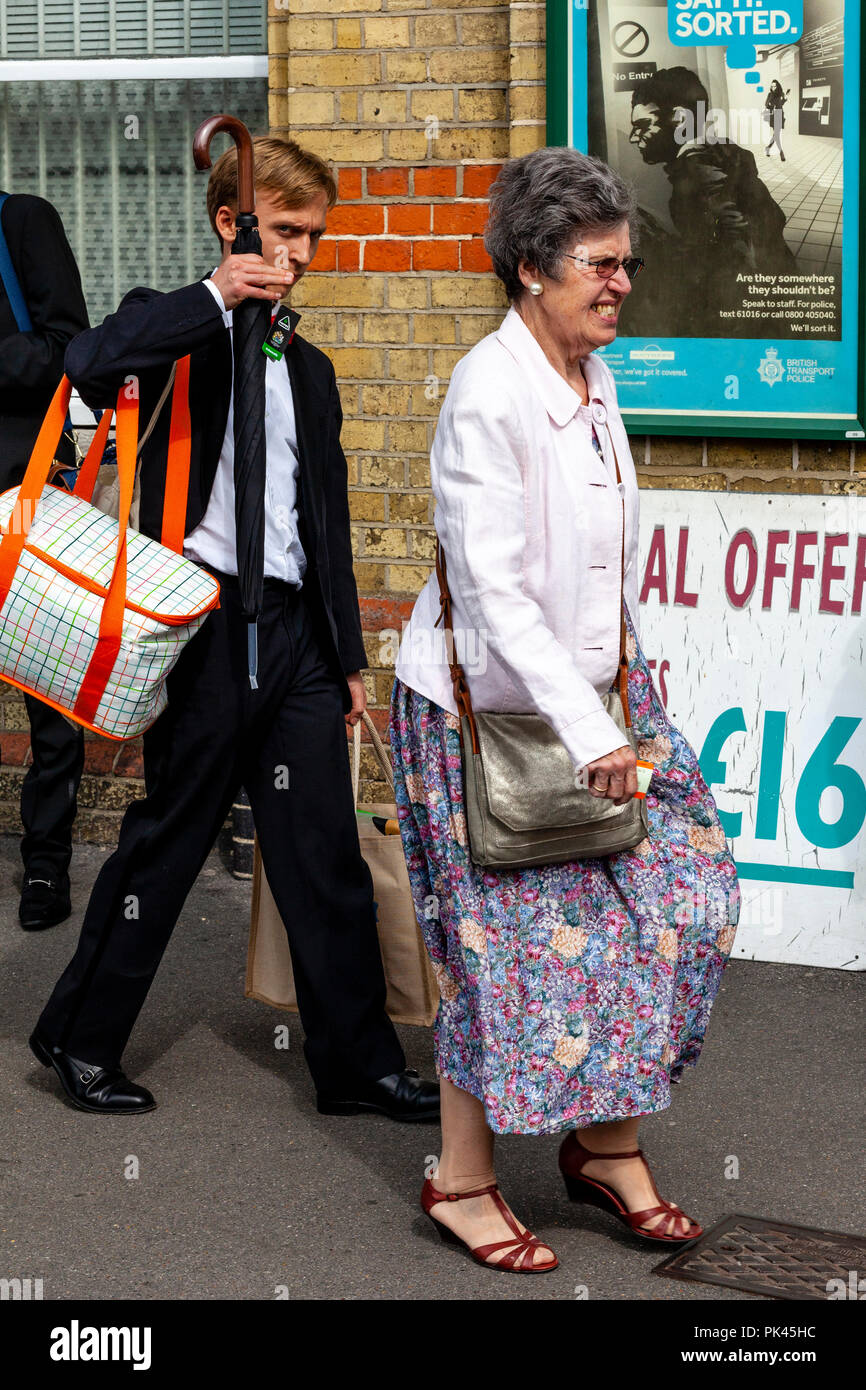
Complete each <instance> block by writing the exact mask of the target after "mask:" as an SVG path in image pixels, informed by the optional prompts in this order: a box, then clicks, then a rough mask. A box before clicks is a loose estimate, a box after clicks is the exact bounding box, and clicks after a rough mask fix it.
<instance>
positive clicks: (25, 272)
mask: <svg viewBox="0 0 866 1390" xmlns="http://www.w3.org/2000/svg"><path fill="white" fill-rule="evenodd" d="M3 196H4V195H2V194H0V197H3ZM0 225H2V230H3V235H4V237H5V239H6V244H7V247H8V249H9V255H10V258H11V261H12V266H13V269H14V271H15V275H16V277H17V280H18V284H19V286H20V290H21V294H22V296H23V299H24V303H25V304H26V306H27V312H28V314H29V316H30V320H31V323H32V328H31V330H30V331H25V332H22V331H21V329H20V328H19V327H18V322H17V320H16V316H15V313H14V310H13V307H12V300H10V296H9V293H8V289H7V286H6V284H5V283H4V281H3V279H2V277H0V491H3V490H5V489H6V488H11V487H15V485H16V484H17V483H20V482H21V480H22V478H23V477H24V473H25V471H26V469H27V464H28V462H29V459H30V454H31V451H32V449H33V445H34V444H35V442H36V436H37V434H38V433H39V427H40V425H41V424H42V420H43V417H44V415H45V412H46V410H47V409H48V406H49V404H50V402H51V397H52V396H53V395H54V392H55V390H56V389H57V385H58V383H59V381H60V378H61V376H62V375H63V357H64V353H65V352H66V347H67V344H68V343H69V342H70V341H71V340H72V339H73V338H74V337H75V336H76V335H77V334H78V333H81V332H82V331H83V330H84V329H85V328H88V327H89V323H88V318H87V309H86V306H85V303H84V295H83V294H82V290H81V277H80V275H79V273H78V266H77V265H76V263H75V256H74V255H73V252H72V247H71V246H70V245H69V242H68V240H67V238H66V233H65V231H64V229H63V223H62V221H61V219H60V216H59V214H58V213H57V211H56V209H55V208H54V207H52V205H51V203H49V202H46V200H45V199H44V198H38V197H35V196H34V195H31V194H29V193H15V194H10V195H8V196H6V197H5V201H4V202H3V204H2V208H0ZM13 295H14V289H13ZM56 457H57V458H59V459H61V460H62V461H63V462H64V463H68V464H69V465H70V466H71V465H72V464H74V462H75V452H74V447H73V443H72V440H71V439H69V438H68V437H67V436H66V435H64V437H63V439H62V441H61V444H60V446H59V447H58V450H57V454H56ZM24 703H25V705H26V707H27V715H28V718H29V720H30V748H31V752H32V755H33V762H32V765H31V767H30V769H29V770H28V773H27V776H26V777H25V778H24V783H23V786H22V789H21V820H22V822H23V824H24V836H23V838H22V841H21V855H22V858H23V860H24V880H23V887H22V892H21V906H20V910H19V917H20V921H21V925H22V927H23V928H24V929H25V930H27V931H35V930H39V929H41V928H43V927H51V926H54V925H55V923H57V922H62V921H63V920H64V919H65V918H66V917H68V916H69V914H70V912H71V911H72V906H71V902H70V896H69V861H70V859H71V858H72V824H73V821H74V820H75V812H76V809H77V795H78V785H79V782H80V781H81V773H82V770H83V767H84V737H83V734H82V731H81V729H80V728H76V727H75V726H74V725H73V724H71V723H70V721H69V720H67V719H65V718H64V717H63V715H62V714H59V713H58V712H57V711H56V710H54V709H52V708H51V706H50V705H45V704H43V703H42V702H41V701H40V700H37V699H34V698H33V697H32V696H30V695H25V696H24Z"/></svg>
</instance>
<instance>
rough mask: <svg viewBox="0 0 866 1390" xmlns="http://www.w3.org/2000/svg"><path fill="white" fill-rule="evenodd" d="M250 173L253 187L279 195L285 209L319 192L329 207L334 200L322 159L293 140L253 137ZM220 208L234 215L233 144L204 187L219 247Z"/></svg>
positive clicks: (334, 192) (235, 171) (235, 172)
mask: <svg viewBox="0 0 866 1390" xmlns="http://www.w3.org/2000/svg"><path fill="white" fill-rule="evenodd" d="M253 172H254V183H255V187H256V188H257V189H259V188H263V189H267V190H268V191H269V192H271V193H277V194H279V195H280V197H281V198H282V199H283V201H284V203H285V205H286V207H289V208H300V207H303V206H304V205H305V204H306V203H309V202H310V201H311V200H312V199H313V198H318V197H321V195H322V194H323V193H324V195H325V197H326V198H327V200H328V207H329V208H332V207H333V206H334V204H335V202H336V201H337V185H336V183H335V182H334V176H333V174H332V173H331V171H330V169H329V168H328V165H327V164H326V163H325V161H324V159H320V158H319V156H318V155H317V154H312V153H311V152H310V151H309V150H302V149H301V147H300V145H298V144H296V143H295V141H294V140H286V139H284V138H283V137H282V136H278V135H256V136H254V137H253ZM224 206H225V207H230V208H231V209H232V211H233V212H237V206H238V159H237V146H236V145H235V144H232V145H230V146H229V148H228V149H227V150H226V151H225V153H224V154H221V155H220V157H219V159H218V160H217V162H216V164H215V165H214V166H213V169H212V170H211V175H210V178H209V179H208V185H207V212H208V217H209V218H210V224H211V226H212V227H213V229H214V232H215V233H216V235H217V237H219V239H220V244H222V237H220V235H219V232H218V231H217V225H216V215H217V213H218V212H219V210H220V208H221V207H224Z"/></svg>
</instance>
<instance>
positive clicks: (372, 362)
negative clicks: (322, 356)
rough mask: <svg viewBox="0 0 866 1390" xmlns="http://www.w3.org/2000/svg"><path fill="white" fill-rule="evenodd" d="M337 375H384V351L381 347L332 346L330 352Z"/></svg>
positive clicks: (362, 376)
mask: <svg viewBox="0 0 866 1390" xmlns="http://www.w3.org/2000/svg"><path fill="white" fill-rule="evenodd" d="M328 355H329V356H330V359H331V361H332V362H333V364H334V371H335V372H336V373H337V376H338V377H356V378H368V377H381V376H384V375H385V353H384V352H383V351H382V349H381V348H362V347H346V348H332V349H331V351H330V353H329V354H328Z"/></svg>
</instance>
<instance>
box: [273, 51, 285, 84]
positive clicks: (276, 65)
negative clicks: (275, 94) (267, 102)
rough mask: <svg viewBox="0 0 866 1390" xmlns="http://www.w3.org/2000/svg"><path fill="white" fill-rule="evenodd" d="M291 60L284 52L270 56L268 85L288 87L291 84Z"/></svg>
mask: <svg viewBox="0 0 866 1390" xmlns="http://www.w3.org/2000/svg"><path fill="white" fill-rule="evenodd" d="M288 63H289V60H288V58H286V56H285V55H284V54H280V53H277V54H275V55H271V56H270V57H269V58H268V86H269V87H288V85H289V66H288Z"/></svg>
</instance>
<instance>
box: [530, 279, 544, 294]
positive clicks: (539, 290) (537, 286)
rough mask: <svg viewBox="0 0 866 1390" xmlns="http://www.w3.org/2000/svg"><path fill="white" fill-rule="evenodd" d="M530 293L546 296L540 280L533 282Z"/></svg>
mask: <svg viewBox="0 0 866 1390" xmlns="http://www.w3.org/2000/svg"><path fill="white" fill-rule="evenodd" d="M529 293H530V294H544V286H543V285H542V283H541V281H540V280H533V282H532V284H531V285H530V286H529Z"/></svg>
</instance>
